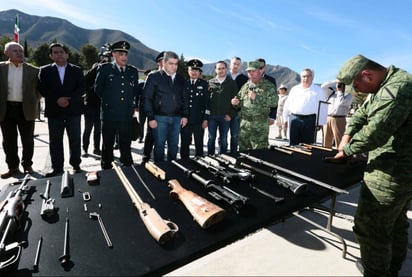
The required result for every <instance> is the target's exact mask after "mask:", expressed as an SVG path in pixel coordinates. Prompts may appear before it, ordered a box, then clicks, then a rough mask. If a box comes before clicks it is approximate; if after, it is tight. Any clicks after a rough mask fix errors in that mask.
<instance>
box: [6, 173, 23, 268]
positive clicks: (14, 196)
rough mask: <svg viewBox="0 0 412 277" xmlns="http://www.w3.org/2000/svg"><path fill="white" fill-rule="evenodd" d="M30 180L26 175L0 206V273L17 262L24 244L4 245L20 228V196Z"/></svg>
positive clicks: (21, 202)
mask: <svg viewBox="0 0 412 277" xmlns="http://www.w3.org/2000/svg"><path fill="white" fill-rule="evenodd" d="M30 178H31V177H30V174H27V175H26V176H25V177H24V179H23V181H22V182H21V184H20V186H19V187H18V188H17V189H16V190H14V191H12V192H10V193H9V194H8V196H7V198H6V199H5V200H3V202H2V203H1V205H0V235H1V240H0V271H1V270H3V269H5V268H7V267H9V266H11V265H13V264H14V263H15V262H17V261H18V260H19V258H20V255H21V251H22V247H23V246H24V245H25V244H26V242H25V241H21V242H17V241H16V242H12V243H9V244H6V241H8V240H10V239H11V237H12V234H13V233H14V232H15V231H16V230H17V229H19V227H20V219H21V216H22V214H23V211H24V208H25V206H24V202H23V197H22V194H23V193H27V192H28V186H27V182H28V181H29V180H30Z"/></svg>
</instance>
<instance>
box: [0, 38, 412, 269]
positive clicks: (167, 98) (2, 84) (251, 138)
mask: <svg viewBox="0 0 412 277" xmlns="http://www.w3.org/2000/svg"><path fill="white" fill-rule="evenodd" d="M129 48H130V45H129V43H127V42H126V41H119V42H117V43H114V44H113V45H112V46H111V49H110V52H111V55H112V58H113V62H111V63H109V62H107V63H101V64H99V65H98V66H97V68H96V77H95V80H94V85H93V88H94V92H95V93H96V95H97V96H98V97H99V98H100V111H101V115H100V118H101V122H102V125H101V130H102V131H101V133H102V137H103V148H102V157H101V166H102V168H103V169H107V168H111V162H112V161H113V144H114V141H115V137H116V135H118V136H119V149H120V160H121V162H122V164H123V165H126V166H127V165H131V164H133V160H132V157H131V137H132V134H131V130H132V128H131V127H132V125H131V124H132V118H133V114H134V112H135V109H136V107H137V99H139V95H140V96H141V97H140V98H141V101H143V102H142V103H143V104H142V105H140V107H142V108H143V111H140V112H143V113H144V114H145V115H146V116H147V118H148V128H147V130H148V133H147V134H146V141H150V139H148V138H150V137H151V138H152V143H153V144H154V160H155V162H162V161H164V155H165V153H164V152H165V145H166V144H167V159H168V160H173V159H176V156H177V151H178V141H179V135H180V136H181V156H182V157H184V158H187V157H188V156H189V151H188V150H189V147H188V146H189V144H190V141H191V136H192V134H194V135H195V136H194V138H195V146H196V155H199V156H201V155H203V145H202V140H203V135H204V129H205V128H208V132H209V140H208V145H207V146H208V154H209V155H213V154H215V142H216V141H215V140H216V134H217V129H219V139H218V143H219V153H225V152H226V151H227V133H228V132H229V130H230V132H231V142H230V148H231V149H230V150H231V153H232V154H233V155H236V153H237V151H238V150H247V149H255V148H265V147H266V146H267V144H268V126H269V124H273V122H274V121H275V119H276V111H277V108H278V95H277V92H276V91H277V90H276V84H273V83H272V82H273V81H272V82H271V81H270V80H267V79H266V75H264V66H265V64H264V61H263V62H262V60H255V61H250V62H248V66H247V72H248V77H246V76H245V77H246V78H245V77H243V76H242V75H241V74H240V73H239V64H240V62H241V60H240V59H239V58H234V59H233V60H232V61H231V66H230V68H231V71H230V74H228V72H227V64H226V63H225V62H224V61H219V62H217V63H216V66H215V71H216V76H215V78H212V79H211V80H210V81H209V82H206V81H205V80H202V78H201V66H202V63H201V62H200V61H199V60H191V61H189V62H188V64H187V65H188V73H189V76H190V78H189V79H188V80H184V78H183V77H182V76H180V75H179V74H177V73H176V71H177V66H178V56H177V55H176V53H174V52H171V51H165V52H164V53H162V55H161V57H160V58H159V57H158V59H157V60H159V64H160V65H161V66H159V69H158V70H156V71H153V72H151V73H149V74H148V76H147V78H146V81H145V84H144V86H143V92H142V91H141V87H140V86H139V82H138V79H139V78H138V70H137V69H136V68H135V67H134V66H131V65H129V64H128V63H127V61H128V50H129ZM4 53H5V54H6V56H7V57H8V58H9V60H8V61H5V62H1V63H0V125H1V131H2V135H3V148H4V151H5V154H6V163H7V165H8V168H9V170H8V172H6V173H4V174H1V178H9V177H11V176H13V175H14V174H15V173H17V172H19V163H21V165H22V166H23V170H24V173H26V174H30V173H32V172H33V168H32V163H33V162H32V158H33V149H34V143H33V134H34V121H35V119H36V118H37V117H38V115H39V100H40V98H41V97H42V96H43V97H44V99H45V116H46V117H47V118H48V128H49V143H50V145H49V150H50V155H51V163H52V169H53V170H52V171H51V172H49V173H47V174H46V176H47V177H50V176H55V175H58V174H60V173H62V172H63V163H64V154H63V153H64V151H63V134H64V131H66V132H67V136H68V138H69V147H70V159H69V162H70V164H71V165H72V167H73V170H74V171H75V172H78V171H80V163H81V158H80V156H81V134H80V129H81V128H80V120H81V114H83V112H84V99H83V96H84V92H85V89H86V85H85V78H84V75H83V71H82V69H81V68H80V67H79V66H76V65H73V64H70V63H68V62H67V60H68V52H67V49H66V47H65V46H64V45H63V44H60V43H52V44H51V45H50V46H49V57H50V58H51V60H53V63H50V64H48V65H45V66H42V67H40V68H37V67H34V66H31V65H29V64H27V63H25V62H24V56H23V47H22V46H21V45H20V44H18V43H15V42H9V43H7V44H6V45H5V49H4ZM160 60H161V61H162V62H160ZM236 70H237V71H236ZM313 78H314V73H313V71H312V70H311V69H304V70H303V71H302V72H301V79H302V81H301V84H299V85H296V86H294V87H293V88H292V89H291V91H290V93H289V96H288V97H287V99H286V100H285V103H284V107H283V112H282V116H283V118H282V120H283V123H282V124H283V125H284V126H285V127H287V126H288V127H289V129H290V143H291V144H297V143H300V142H310V143H311V142H313V140H314V137H313V136H314V132H315V128H316V127H317V125H318V124H319V125H322V124H324V123H326V122H327V124H330V126H334V127H336V129H341V128H342V125H344V123H346V122H344V121H342V120H341V119H343V117H344V115H346V112H347V110H345V109H347V103H349V102H350V99H346V102H345V103H346V104H344V105H346V107H344V106H343V107H340V106H339V105H338V104H337V103H338V102H339V101H341V100H342V99H343V100H345V97H346V95H345V94H344V91H345V86H349V85H350V86H352V87H353V88H354V89H355V91H360V92H364V93H368V94H369V96H368V98H367V99H366V101H365V103H364V104H363V105H362V106H361V107H360V108H359V110H358V111H357V112H356V113H355V114H354V115H353V117H352V119H351V121H350V122H349V124H348V126H347V128H346V129H345V131H344V134H343V137H337V138H335V143H336V146H337V149H338V153H337V154H336V156H335V159H349V158H350V157H351V156H353V155H354V154H359V153H364V152H369V157H368V162H367V170H366V171H365V174H364V182H363V183H362V185H361V190H360V196H359V197H360V199H359V206H358V210H357V213H356V216H355V226H354V232H355V234H356V237H357V239H358V241H359V243H360V251H361V256H362V261H361V266H363V271H364V276H397V274H398V272H399V270H400V268H401V266H402V262H403V261H404V259H405V257H406V252H407V245H408V242H407V241H408V225H409V224H408V220H407V215H406V213H407V211H408V209H409V206H410V201H411V199H412V189H411V186H410V184H411V181H412V180H411V176H412V172H411V169H410V168H411V167H410V165H411V162H412V158H411V157H412V153H411V152H412V147H411V144H410V143H409V142H410V140H411V134H412V132H411V122H412V119H411V107H412V97H411V95H412V94H411V90H412V76H411V75H410V74H409V73H407V72H406V71H404V70H401V69H399V68H396V67H394V66H389V67H387V68H386V67H383V66H382V65H380V64H378V63H376V62H374V61H372V60H369V59H368V58H366V57H364V56H362V55H357V56H355V57H353V58H351V59H350V60H348V61H347V62H346V63H345V64H344V65H343V67H342V68H341V70H340V71H339V73H338V75H337V80H336V81H335V87H336V90H335V87H334V85H330V84H325V85H324V86H323V88H324V90H326V91H329V95H328V98H327V99H326V101H327V102H329V103H331V105H330V108H329V109H328V111H327V112H325V118H326V119H325V120H324V119H322V118H320V117H321V116H320V112H319V108H318V105H319V103H320V102H321V101H325V98H324V97H322V96H321V95H323V93H322V92H321V87H320V86H316V85H314V84H313ZM281 88H282V89H285V88H284V87H283V86H281ZM348 98H350V97H348ZM326 101H325V102H326ZM335 102H336V103H335ZM278 117H279V116H278ZM323 121H324V122H323ZM18 132H19V133H20V137H21V142H22V146H23V147H22V148H23V151H22V158H21V160H20V158H19V156H18V147H17V138H18ZM341 132H342V131H341ZM149 134H151V135H150V136H149ZM237 134H238V135H237ZM328 135H329V134H328ZM329 137H331V136H330V135H329ZM236 138H238V141H236ZM339 141H340V142H339ZM237 142H238V144H239V149H237V148H238V147H237ZM328 143H329V142H328ZM148 145H149V144H148ZM96 147H98V146H96V145H95V148H96ZM145 148H146V147H145ZM150 148H151V146H150V147H148V149H150ZM95 150H96V149H95ZM145 151H146V150H145ZM145 154H146V155H150V151H147V152H145Z"/></svg>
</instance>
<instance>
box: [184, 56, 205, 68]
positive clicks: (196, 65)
mask: <svg viewBox="0 0 412 277" xmlns="http://www.w3.org/2000/svg"><path fill="white" fill-rule="evenodd" d="M186 66H187V67H189V68H191V69H199V70H200V68H201V67H202V66H203V63H202V62H201V61H200V60H198V59H192V60H190V61H188V62H187V63H186Z"/></svg>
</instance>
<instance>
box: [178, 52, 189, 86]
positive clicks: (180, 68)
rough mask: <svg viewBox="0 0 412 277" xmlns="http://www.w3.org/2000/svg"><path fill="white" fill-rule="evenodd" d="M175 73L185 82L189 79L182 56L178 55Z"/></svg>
mask: <svg viewBox="0 0 412 277" xmlns="http://www.w3.org/2000/svg"><path fill="white" fill-rule="evenodd" d="M177 73H178V74H181V75H182V76H183V77H184V78H185V79H186V80H187V79H188V78H189V74H188V73H187V69H186V63H185V58H184V56H183V54H181V55H180V59H179V61H178V66H177Z"/></svg>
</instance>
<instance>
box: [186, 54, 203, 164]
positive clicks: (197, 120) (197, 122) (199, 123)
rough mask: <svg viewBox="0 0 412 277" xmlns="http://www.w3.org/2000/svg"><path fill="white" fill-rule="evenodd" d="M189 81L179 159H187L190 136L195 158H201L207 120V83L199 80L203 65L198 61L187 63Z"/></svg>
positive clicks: (187, 83)
mask: <svg viewBox="0 0 412 277" xmlns="http://www.w3.org/2000/svg"><path fill="white" fill-rule="evenodd" d="M186 65H187V67H188V68H187V70H188V73H189V77H190V78H189V79H188V80H187V81H186V86H185V92H184V93H185V94H186V95H187V97H188V99H189V119H188V123H187V125H186V126H185V127H183V128H182V130H181V131H180V140H181V143H180V157H181V158H182V159H183V158H189V146H190V142H191V141H192V134H193V136H194V141H195V149H196V153H195V155H196V156H200V157H202V156H203V136H204V132H205V128H207V122H208V120H209V115H210V111H209V100H210V97H209V90H208V83H207V82H206V81H205V80H203V79H201V78H200V75H201V70H202V69H201V67H202V66H203V63H202V62H201V61H200V60H198V59H193V60H190V61H188V62H187V64H186Z"/></svg>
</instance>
